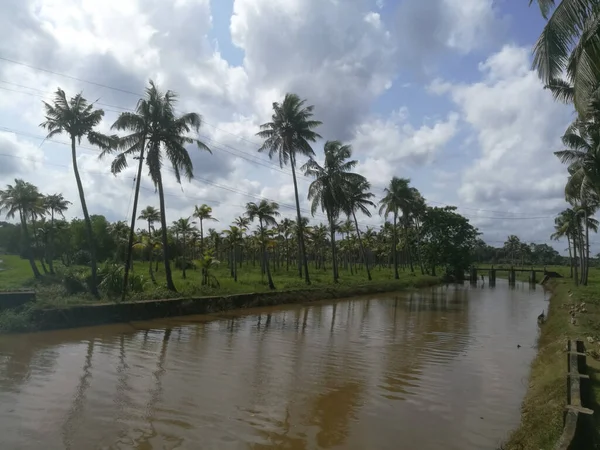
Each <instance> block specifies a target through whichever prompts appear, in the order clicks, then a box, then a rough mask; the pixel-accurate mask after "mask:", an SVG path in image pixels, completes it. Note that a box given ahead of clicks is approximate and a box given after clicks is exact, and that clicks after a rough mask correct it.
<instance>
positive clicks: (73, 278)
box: [62, 268, 88, 295]
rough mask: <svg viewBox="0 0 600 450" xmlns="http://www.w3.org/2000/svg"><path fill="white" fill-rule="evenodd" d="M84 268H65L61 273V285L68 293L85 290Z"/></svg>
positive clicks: (77, 292) (86, 286) (86, 287)
mask: <svg viewBox="0 0 600 450" xmlns="http://www.w3.org/2000/svg"><path fill="white" fill-rule="evenodd" d="M86 272H87V271H86V270H82V269H71V268H69V269H66V270H65V271H64V272H63V273H62V285H63V287H64V288H65V291H66V292H67V294H69V295H73V294H80V293H82V292H87V290H88V283H87V280H86V275H87V274H86Z"/></svg>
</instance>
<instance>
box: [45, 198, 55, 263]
mask: <svg viewBox="0 0 600 450" xmlns="http://www.w3.org/2000/svg"><path fill="white" fill-rule="evenodd" d="M46 258H47V260H48V268H49V269H50V274H51V275H54V209H52V211H50V240H49V242H48V250H47V253H46Z"/></svg>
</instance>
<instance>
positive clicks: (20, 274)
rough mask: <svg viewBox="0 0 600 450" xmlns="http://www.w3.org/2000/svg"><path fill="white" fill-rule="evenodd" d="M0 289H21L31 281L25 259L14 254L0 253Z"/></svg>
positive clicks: (29, 269) (29, 268) (31, 277)
mask: <svg viewBox="0 0 600 450" xmlns="http://www.w3.org/2000/svg"><path fill="white" fill-rule="evenodd" d="M0 260H2V262H1V263H0V269H2V270H0V290H10V289H22V288H24V287H27V286H28V285H30V284H31V283H32V282H33V275H32V273H31V267H30V266H29V262H28V261H27V260H26V259H21V258H20V257H19V256H15V255H0Z"/></svg>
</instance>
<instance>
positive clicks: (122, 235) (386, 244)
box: [0, 81, 479, 297]
mask: <svg viewBox="0 0 600 450" xmlns="http://www.w3.org/2000/svg"><path fill="white" fill-rule="evenodd" d="M176 100H177V96H176V94H175V93H173V92H172V91H166V92H162V91H160V90H159V89H158V87H157V86H156V84H154V83H153V82H152V81H150V83H149V86H148V87H147V88H146V91H145V96H144V98H142V99H140V100H139V101H138V103H137V105H136V108H135V110H134V111H133V112H123V113H121V114H120V115H119V117H118V118H117V120H116V121H115V122H114V123H113V124H112V126H111V129H112V130H114V131H115V132H121V134H120V135H119V134H116V133H115V134H112V135H105V134H102V133H100V132H98V131H97V127H98V125H99V124H100V122H101V120H102V117H103V115H104V112H103V111H102V110H101V109H97V108H95V106H94V104H92V103H89V102H88V101H87V100H86V99H85V98H83V97H82V95H81V94H77V95H76V96H74V97H72V98H70V99H68V98H67V96H66V94H65V92H64V91H63V90H61V89H60V88H59V89H58V90H57V91H56V94H55V98H54V101H53V102H52V103H47V102H44V105H43V106H44V109H45V112H46V115H45V121H44V122H43V123H42V124H41V125H40V126H41V127H43V128H45V129H46V130H48V137H53V136H55V135H57V134H61V133H63V134H66V135H68V136H69V138H70V143H71V156H72V164H73V172H74V176H75V182H76V185H77V190H78V194H79V202H80V204H81V209H82V211H83V219H81V220H80V219H73V220H72V221H71V222H67V221H65V220H64V212H65V211H66V210H67V208H68V207H69V205H70V204H71V203H70V202H69V201H68V200H66V199H65V198H64V197H63V196H62V194H51V195H43V194H42V193H41V192H40V191H39V189H38V188H37V187H36V186H35V185H33V184H31V183H29V182H26V181H24V180H21V179H18V180H15V182H14V184H9V185H7V186H6V188H5V189H3V190H1V191H0V210H1V211H3V212H4V213H5V214H6V217H7V218H8V219H17V220H18V225H12V224H10V223H4V224H3V227H2V228H1V229H0V246H2V247H4V248H5V249H6V250H7V251H14V252H17V251H18V252H19V253H20V254H22V255H23V256H24V257H26V258H27V259H28V260H29V264H30V265H31V269H32V273H33V275H34V276H35V277H36V278H40V277H42V276H43V275H52V274H54V273H55V270H54V267H53V262H54V259H55V258H61V260H62V262H63V263H64V264H65V265H71V264H84V265H87V266H89V268H90V282H89V287H90V292H91V293H92V294H93V295H95V296H98V295H99V293H98V286H99V284H100V283H99V280H98V261H113V262H117V263H119V264H120V265H121V267H122V273H123V275H122V285H123V287H122V290H121V292H122V295H123V297H124V296H125V294H126V291H127V289H128V288H129V287H131V286H130V282H129V272H130V270H131V268H132V262H133V259H134V258H137V259H142V260H145V261H147V262H148V272H149V276H150V278H151V280H152V281H153V282H154V283H156V279H155V276H154V273H155V272H156V271H157V270H158V261H159V259H160V260H162V266H163V270H164V275H165V280H166V288H167V289H169V290H171V291H176V287H175V284H174V282H173V276H172V268H171V264H172V263H174V264H175V265H176V267H177V268H179V269H181V270H182V276H183V277H184V278H185V277H186V270H187V269H189V268H190V267H193V266H194V265H195V264H200V266H202V284H214V283H215V282H216V283H218V281H217V280H215V279H214V277H212V276H211V269H212V267H214V265H215V264H216V261H218V260H225V261H227V264H228V267H229V268H230V272H231V276H232V277H233V278H234V279H235V280H237V272H238V270H239V269H240V268H241V267H243V265H244V264H249V263H250V261H252V264H256V263H257V262H258V264H259V265H260V267H261V271H262V272H263V273H264V274H265V275H266V278H267V283H268V285H269V287H270V288H271V289H275V287H276V286H275V280H274V279H273V276H272V273H271V268H272V267H276V268H277V269H281V268H282V267H283V266H284V265H285V269H286V270H297V273H298V277H299V278H301V279H303V280H304V281H305V283H306V284H310V283H311V279H310V271H311V269H310V266H311V265H312V266H313V269H312V270H326V269H325V268H326V267H327V266H328V265H329V266H330V270H331V273H332V279H333V282H338V280H339V276H340V275H339V270H340V265H341V266H342V267H343V268H344V269H347V270H350V272H351V273H354V272H355V270H356V268H357V267H359V266H360V268H361V269H363V268H364V270H365V272H366V276H367V278H368V279H369V280H371V279H372V276H371V270H372V269H373V268H375V267H379V268H381V267H390V268H391V269H393V271H394V277H395V278H396V279H397V278H399V269H405V270H408V269H409V270H410V271H411V272H414V271H415V268H416V269H417V270H420V272H421V273H430V274H433V275H436V270H439V268H440V267H441V268H443V270H444V274H445V275H446V276H448V277H449V278H461V277H462V275H463V273H464V270H465V269H466V267H467V266H468V265H469V263H470V260H471V257H472V255H473V248H474V246H475V242H476V237H477V235H478V234H479V233H478V231H477V230H476V229H475V228H474V227H473V226H472V225H470V224H469V221H468V220H467V219H466V218H465V217H463V216H461V215H460V214H458V213H457V212H456V208H454V207H444V208H439V207H430V206H428V205H427V204H426V201H425V199H424V198H423V197H422V195H421V194H420V192H419V191H418V190H417V189H416V188H414V187H412V186H411V185H410V180H409V179H408V178H399V177H393V178H392V180H391V181H390V182H389V184H388V186H387V187H386V188H385V189H384V196H383V197H382V198H380V199H378V200H377V199H375V195H374V194H373V193H372V192H371V185H370V183H369V181H368V180H367V179H366V178H365V177H364V176H362V175H361V174H359V173H357V172H355V171H354V169H355V168H356V166H357V164H358V161H357V160H355V159H352V147H351V146H350V145H347V144H343V143H342V142H339V141H335V140H332V141H326V142H325V144H324V147H323V163H319V162H318V161H317V159H316V154H315V152H314V150H313V147H312V145H313V144H314V143H315V142H316V141H317V140H319V139H322V137H321V136H320V135H319V134H318V133H317V131H316V130H317V129H318V127H319V126H320V125H321V122H319V121H317V120H315V119H314V117H313V114H314V107H313V106H312V105H307V104H306V100H301V99H300V98H299V97H298V96H297V95H295V94H287V95H286V96H285V98H284V100H283V101H282V102H275V103H273V113H272V117H271V121H269V122H267V123H265V124H263V125H261V126H260V130H259V131H258V133H257V136H258V137H260V138H261V139H262V140H263V144H262V146H261V147H260V148H259V149H258V151H259V152H266V153H268V155H269V157H270V158H276V159H277V160H278V161H279V163H280V165H281V166H282V167H283V166H284V165H289V166H290V167H291V173H292V182H293V185H294V195H295V207H296V219H295V220H291V219H287V218H284V219H282V220H279V216H280V212H279V205H278V204H277V203H276V202H272V201H268V200H260V201H258V202H250V203H248V204H247V205H246V208H245V211H242V214H241V215H240V216H239V217H238V218H237V219H236V220H235V221H234V223H232V224H231V225H230V226H229V227H226V228H225V229H223V230H222V231H221V232H219V231H216V230H215V229H214V228H208V229H207V230H205V226H207V225H208V223H212V222H215V221H216V220H217V219H216V218H215V217H213V212H212V209H211V208H210V207H209V206H207V205H199V206H196V207H195V208H194V210H193V211H190V212H191V214H190V216H189V217H183V218H180V219H178V220H176V221H174V222H173V223H172V224H171V225H169V224H167V220H166V214H165V211H166V201H165V195H164V189H163V171H164V170H165V168H164V167H163V164H164V163H169V165H170V166H171V167H170V170H171V171H172V172H173V173H174V175H175V178H176V180H177V182H179V183H181V178H182V177H183V178H185V179H187V180H191V179H192V178H193V176H194V173H193V163H192V160H191V157H190V154H189V151H188V150H189V147H190V146H192V145H193V146H196V147H197V148H199V149H200V150H204V151H209V152H210V149H209V147H208V146H207V145H206V144H204V143H203V142H201V141H200V140H199V139H198V138H197V136H198V131H199V129H200V127H201V124H202V118H201V116H200V115H199V114H197V113H193V112H192V113H185V114H181V115H178V114H177V113H176V112H175V104H176ZM83 138H85V139H87V140H88V142H89V143H90V144H92V145H95V146H97V147H98V148H99V149H100V150H101V153H100V156H99V157H100V158H101V159H105V158H107V157H109V158H110V168H111V172H112V173H113V174H114V175H115V176H116V175H118V174H119V173H121V172H122V171H123V170H124V169H125V168H126V167H127V166H128V163H129V160H130V159H131V158H134V159H136V160H137V169H136V173H137V175H136V179H135V190H134V195H133V211H132V215H131V220H130V223H129V224H127V223H125V222H115V223H109V222H108V221H107V220H106V218H104V217H103V216H99V215H93V214H90V212H89V211H88V208H87V203H86V198H85V192H84V189H83V185H82V182H81V177H80V175H79V170H78V166H77V146H78V145H79V144H80V142H81V140H82V139H83ZM299 159H302V160H299ZM144 166H145V167H146V169H147V171H148V175H149V177H150V179H151V180H152V182H153V183H154V185H155V187H156V190H157V192H158V198H159V207H158V208H155V207H152V206H148V207H146V208H145V209H143V210H142V211H138V199H139V189H140V181H141V178H142V175H143V169H144ZM297 171H300V172H301V173H303V174H304V176H306V177H309V178H311V179H312V182H311V184H310V186H309V188H308V192H307V193H306V195H307V198H308V200H310V202H311V213H312V215H313V216H314V215H315V213H316V212H317V210H319V209H320V210H321V211H322V212H323V213H324V216H325V217H326V223H319V224H314V225H311V224H310V221H309V219H308V218H307V217H303V216H302V215H301V211H300V195H299V192H298V184H297V178H296V174H297ZM376 208H379V214H381V215H382V216H383V217H384V219H385V221H384V224H383V225H382V226H381V228H380V229H379V230H375V229H373V228H369V227H367V228H366V229H364V230H361V228H360V226H359V222H358V220H357V213H362V214H364V215H366V216H368V217H371V216H372V212H373V211H374V210H375V209H376ZM138 213H139V214H138ZM137 220H141V221H145V222H146V226H144V227H139V228H136V221H137ZM251 224H255V229H254V230H250V225H251ZM17 243H18V245H17ZM36 261H37V262H39V264H40V266H41V267H42V271H41V272H40V270H39V268H38V266H37V263H36ZM42 272H43V274H42Z"/></svg>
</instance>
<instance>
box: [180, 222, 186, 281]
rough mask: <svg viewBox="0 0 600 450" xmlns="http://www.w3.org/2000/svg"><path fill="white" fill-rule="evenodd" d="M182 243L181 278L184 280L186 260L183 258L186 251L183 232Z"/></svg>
mask: <svg viewBox="0 0 600 450" xmlns="http://www.w3.org/2000/svg"><path fill="white" fill-rule="evenodd" d="M182 241H183V249H182V251H181V276H182V278H183V279H184V280H185V279H186V276H185V268H186V267H187V258H186V257H185V251H186V246H185V231H184V232H183V237H182Z"/></svg>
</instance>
